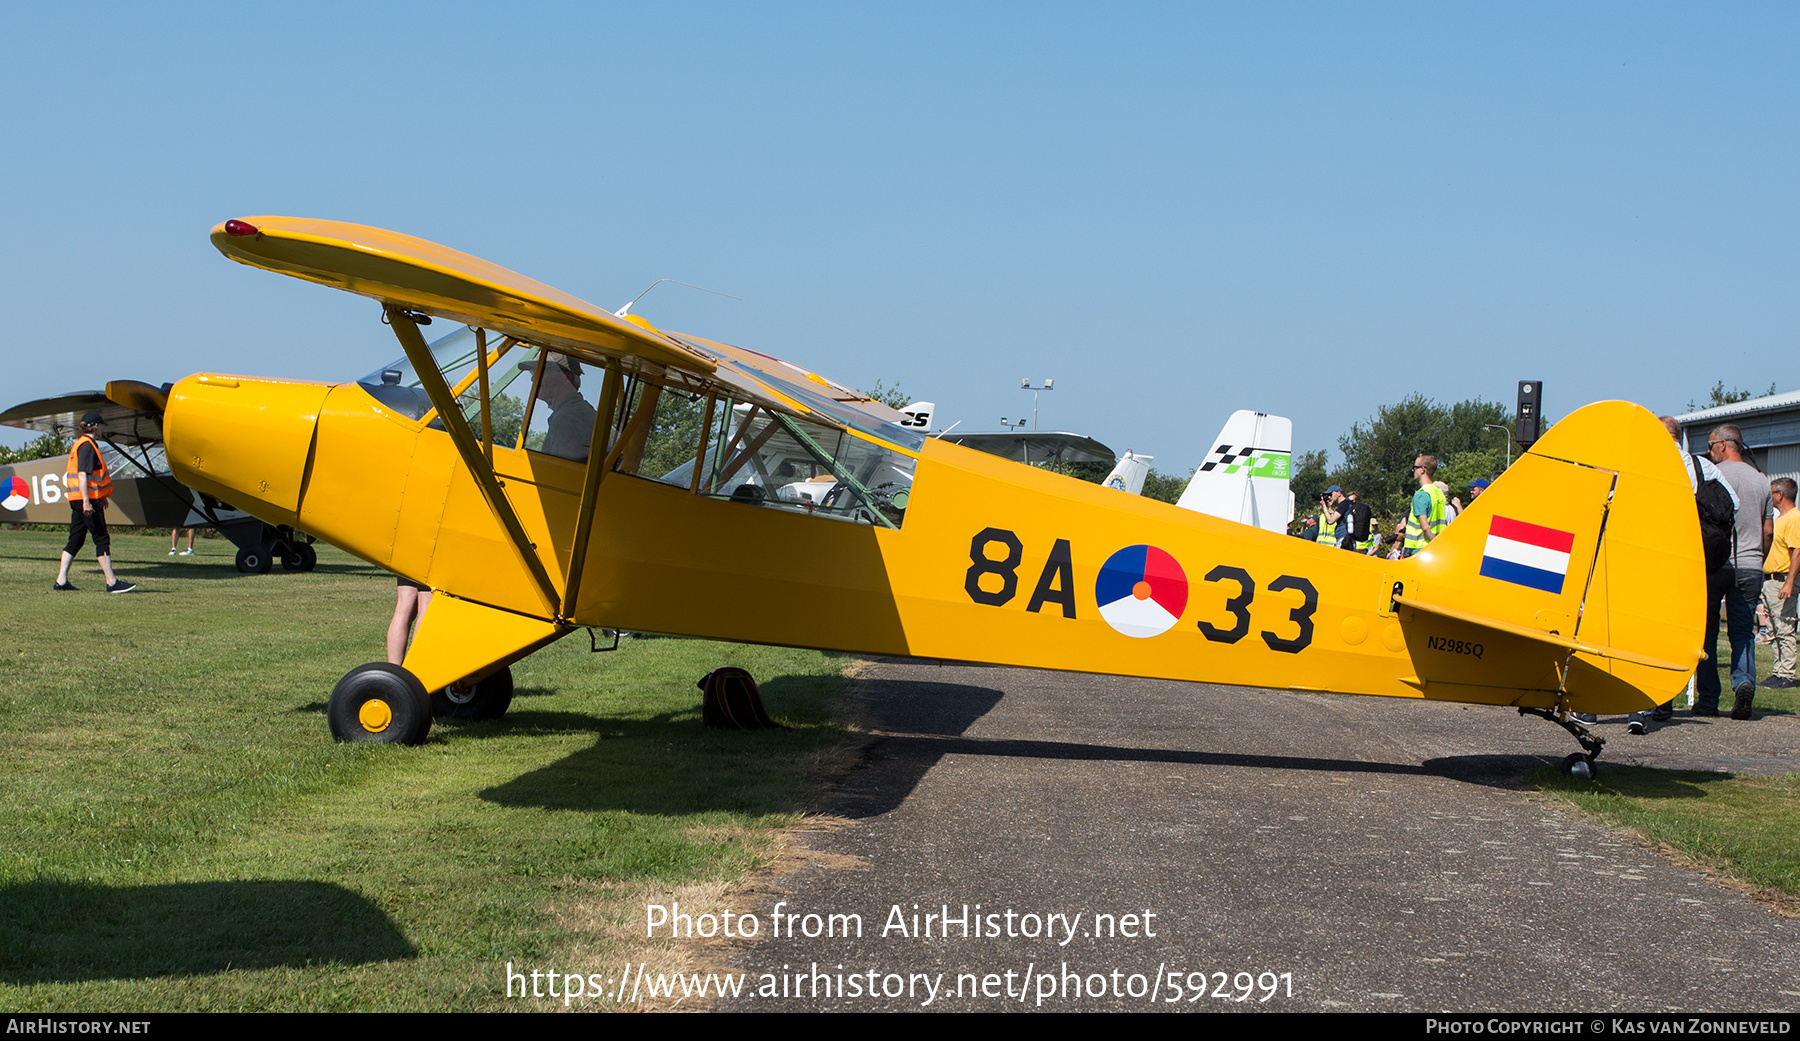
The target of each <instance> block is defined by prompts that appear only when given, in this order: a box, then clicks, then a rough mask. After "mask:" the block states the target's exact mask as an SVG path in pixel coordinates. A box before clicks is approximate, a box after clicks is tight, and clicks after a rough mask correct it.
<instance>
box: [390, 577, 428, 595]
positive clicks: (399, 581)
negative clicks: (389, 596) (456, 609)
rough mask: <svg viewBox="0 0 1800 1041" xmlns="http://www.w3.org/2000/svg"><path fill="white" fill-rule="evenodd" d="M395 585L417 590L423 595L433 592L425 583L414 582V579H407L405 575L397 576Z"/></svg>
mask: <svg viewBox="0 0 1800 1041" xmlns="http://www.w3.org/2000/svg"><path fill="white" fill-rule="evenodd" d="M394 585H395V586H406V587H409V588H412V589H417V590H418V591H419V592H421V593H429V592H431V587H430V586H428V585H426V584H425V583H423V582H414V581H413V580H412V579H410V578H407V577H406V576H405V575H395V576H394Z"/></svg>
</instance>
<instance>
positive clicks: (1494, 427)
mask: <svg viewBox="0 0 1800 1041" xmlns="http://www.w3.org/2000/svg"><path fill="white" fill-rule="evenodd" d="M1481 425H1482V426H1483V427H1485V428H1486V429H1488V430H1498V431H1500V432H1501V433H1502V434H1505V435H1506V467H1507V469H1509V470H1510V469H1512V431H1510V430H1508V429H1506V428H1505V427H1503V426H1501V425H1499V424H1498V423H1483V424H1481Z"/></svg>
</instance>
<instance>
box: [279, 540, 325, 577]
mask: <svg viewBox="0 0 1800 1041" xmlns="http://www.w3.org/2000/svg"><path fill="white" fill-rule="evenodd" d="M318 562H319V554H318V552H317V551H316V550H314V549H313V548H312V547H311V546H308V545H307V544H306V543H304V542H297V543H294V544H293V545H291V546H289V547H288V549H287V551H286V552H284V553H282V554H281V569H282V570H283V571H311V570H312V569H313V565H314V564H317V563H318Z"/></svg>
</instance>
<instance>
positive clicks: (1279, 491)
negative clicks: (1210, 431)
mask: <svg viewBox="0 0 1800 1041" xmlns="http://www.w3.org/2000/svg"><path fill="white" fill-rule="evenodd" d="M1293 444H1294V424H1293V423H1292V422H1291V421H1290V420H1288V419H1286V418H1284V417H1282V416H1271V415H1266V414H1264V413H1261V412H1251V411H1250V410H1248V409H1240V410H1238V411H1236V412H1233V413H1232V414H1231V418H1230V419H1228V420H1226V421H1225V429H1223V430H1221V431H1219V437H1218V440H1216V441H1214V442H1213V446H1214V447H1213V449H1212V451H1210V452H1208V453H1207V454H1206V461H1205V462H1203V463H1201V464H1200V469H1198V470H1196V471H1194V476H1193V479H1192V480H1190V481H1188V486H1187V489H1186V490H1185V491H1183V492H1182V493H1181V500H1180V501H1179V502H1178V503H1176V505H1178V506H1180V507H1181V508H1182V509H1187V510H1193V511H1194V512H1196V513H1204V514H1208V515H1210V516H1213V517H1222V518H1224V519H1225V520H1229V521H1237V522H1238V523H1239V524H1248V525H1250V526H1252V527H1257V528H1262V529H1263V530H1265V531H1275V532H1285V531H1287V526H1288V523H1289V522H1290V521H1292V520H1293V519H1294V497H1293V495H1292V494H1291V493H1290V492H1289V491H1288V478H1289V476H1290V474H1291V473H1292V468H1293V460H1292V453H1293Z"/></svg>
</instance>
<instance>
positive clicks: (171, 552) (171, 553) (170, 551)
mask: <svg viewBox="0 0 1800 1041" xmlns="http://www.w3.org/2000/svg"><path fill="white" fill-rule="evenodd" d="M174 555H175V551H174V550H172V549H171V550H169V556H171V557H172V556H174Z"/></svg>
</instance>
